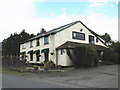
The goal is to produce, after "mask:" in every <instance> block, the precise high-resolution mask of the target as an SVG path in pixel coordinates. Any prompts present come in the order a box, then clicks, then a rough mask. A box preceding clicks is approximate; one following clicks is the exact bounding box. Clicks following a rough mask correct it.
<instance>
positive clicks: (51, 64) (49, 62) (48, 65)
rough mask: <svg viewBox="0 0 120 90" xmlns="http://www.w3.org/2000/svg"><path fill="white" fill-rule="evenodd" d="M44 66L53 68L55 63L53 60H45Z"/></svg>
mask: <svg viewBox="0 0 120 90" xmlns="http://www.w3.org/2000/svg"><path fill="white" fill-rule="evenodd" d="M44 68H45V69H46V70H47V69H53V68H55V64H54V63H53V61H47V62H45V63H44Z"/></svg>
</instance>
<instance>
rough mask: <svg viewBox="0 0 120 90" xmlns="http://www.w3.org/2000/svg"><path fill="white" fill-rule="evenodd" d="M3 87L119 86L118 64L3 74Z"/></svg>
mask: <svg viewBox="0 0 120 90" xmlns="http://www.w3.org/2000/svg"><path fill="white" fill-rule="evenodd" d="M2 86H3V88H21V87H22V88H118V66H117V65H108V66H107V65H105V66H98V67H93V68H81V69H76V70H69V71H66V72H54V73H52V72H38V73H28V74H27V75H23V76H20V75H14V74H3V76H2Z"/></svg>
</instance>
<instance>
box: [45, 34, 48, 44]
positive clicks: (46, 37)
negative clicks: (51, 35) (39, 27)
mask: <svg viewBox="0 0 120 90" xmlns="http://www.w3.org/2000/svg"><path fill="white" fill-rule="evenodd" d="M44 44H49V40H48V36H45V37H44Z"/></svg>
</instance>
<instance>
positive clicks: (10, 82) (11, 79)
mask: <svg viewBox="0 0 120 90" xmlns="http://www.w3.org/2000/svg"><path fill="white" fill-rule="evenodd" d="M2 88H62V86H59V85H55V84H50V83H47V82H42V81H39V82H38V81H35V80H31V79H28V78H25V77H22V76H18V75H13V74H3V75H2Z"/></svg>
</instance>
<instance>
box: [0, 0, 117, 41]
mask: <svg viewBox="0 0 120 90" xmlns="http://www.w3.org/2000/svg"><path fill="white" fill-rule="evenodd" d="M77 20H79V21H82V22H83V23H84V24H85V25H86V26H87V27H88V28H89V29H91V30H93V31H94V32H96V33H98V34H99V35H104V34H105V33H108V34H109V35H110V36H111V38H112V40H114V41H117V40H118V0H66V1H65V0H0V41H2V40H4V39H6V38H8V37H9V36H10V35H11V34H14V33H18V34H19V33H20V32H21V31H22V30H23V29H25V31H26V32H28V33H30V34H32V33H33V34H37V33H38V32H40V30H41V28H44V29H45V30H46V31H49V30H52V29H54V28H57V27H59V26H62V25H65V24H68V23H71V22H74V21H77Z"/></svg>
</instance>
